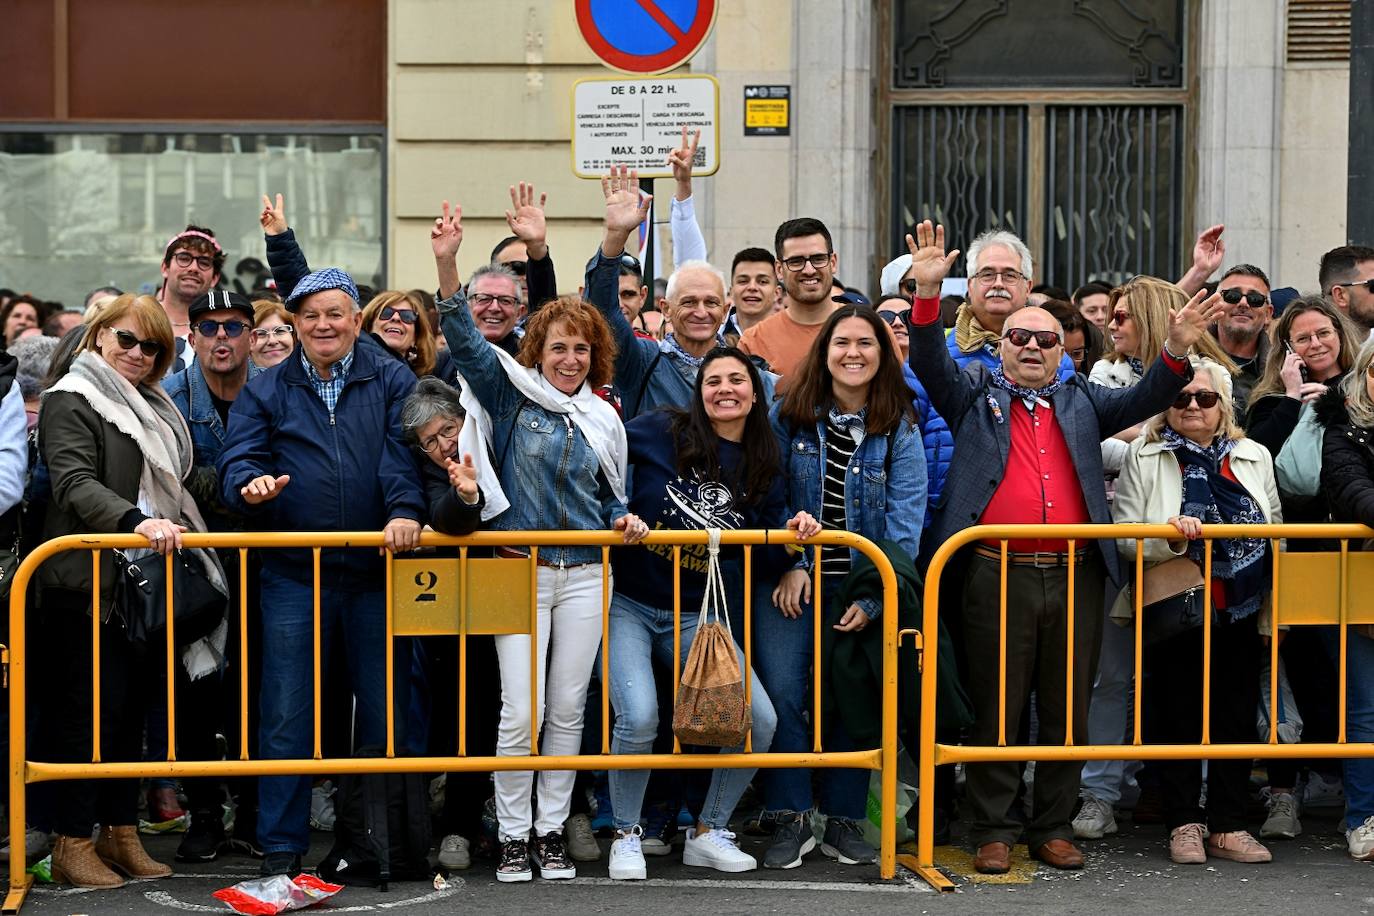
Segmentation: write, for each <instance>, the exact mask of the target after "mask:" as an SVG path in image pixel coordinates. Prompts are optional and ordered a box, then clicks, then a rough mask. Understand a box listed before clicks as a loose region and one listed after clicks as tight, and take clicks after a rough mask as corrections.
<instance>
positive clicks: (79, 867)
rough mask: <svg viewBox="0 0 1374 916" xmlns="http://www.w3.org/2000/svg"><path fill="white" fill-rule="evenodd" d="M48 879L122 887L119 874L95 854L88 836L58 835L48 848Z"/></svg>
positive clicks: (84, 885) (78, 885)
mask: <svg viewBox="0 0 1374 916" xmlns="http://www.w3.org/2000/svg"><path fill="white" fill-rule="evenodd" d="M52 879H53V880H54V881H56V882H57V883H58V884H75V885H76V886H77V887H123V886H124V879H122V878H120V877H119V875H116V874H115V873H114V872H112V871H110V869H109V867H108V866H106V865H105V863H104V862H102V861H100V858H99V857H98V856H97V855H96V854H95V844H94V843H92V842H91V838H90V837H85V836H62V835H61V834H59V835H58V837H57V842H56V843H54V844H53V848H52Z"/></svg>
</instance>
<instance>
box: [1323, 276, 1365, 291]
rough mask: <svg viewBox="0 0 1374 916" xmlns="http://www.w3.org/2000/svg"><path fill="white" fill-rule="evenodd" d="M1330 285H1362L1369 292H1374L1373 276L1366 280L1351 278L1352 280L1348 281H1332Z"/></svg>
mask: <svg viewBox="0 0 1374 916" xmlns="http://www.w3.org/2000/svg"><path fill="white" fill-rule="evenodd" d="M1331 285H1332V286H1346V287H1355V286H1363V287H1364V288H1365V289H1367V290H1368V291H1369V292H1370V293H1371V294H1374V277H1370V278H1369V279H1368V280H1352V281H1351V282H1349V283H1332V284H1331Z"/></svg>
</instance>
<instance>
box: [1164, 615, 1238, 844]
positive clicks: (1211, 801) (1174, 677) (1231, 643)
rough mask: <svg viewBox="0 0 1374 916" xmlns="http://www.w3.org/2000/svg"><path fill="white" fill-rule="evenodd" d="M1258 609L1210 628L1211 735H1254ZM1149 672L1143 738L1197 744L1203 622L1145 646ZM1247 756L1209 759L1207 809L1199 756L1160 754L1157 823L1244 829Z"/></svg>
mask: <svg viewBox="0 0 1374 916" xmlns="http://www.w3.org/2000/svg"><path fill="white" fill-rule="evenodd" d="M1258 616H1259V615H1257V614H1251V615H1250V616H1249V617H1246V618H1244V619H1242V620H1237V621H1231V620H1230V619H1229V618H1226V617H1225V615H1224V614H1223V615H1222V620H1220V621H1219V622H1217V623H1215V624H1213V626H1212V672H1211V681H1212V683H1211V740H1212V743H1213V744H1243V743H1246V742H1252V741H1255V740H1257V738H1256V733H1255V710H1256V707H1257V706H1258V704H1259V689H1260V688H1259V672H1260V652H1261V643H1260V638H1259V633H1258V631H1257V629H1256V625H1257V623H1258ZM1144 663H1145V666H1146V667H1147V668H1149V670H1150V676H1149V678H1148V679H1147V681H1146V686H1145V696H1144V698H1143V702H1144V704H1145V706H1146V707H1147V708H1151V709H1154V710H1155V711H1156V714H1154V715H1151V716H1149V717H1147V718H1146V719H1145V723H1144V724H1145V725H1146V726H1147V727H1148V730H1147V733H1146V734H1145V736H1144V737H1145V740H1146V742H1147V743H1148V744H1196V743H1197V742H1198V741H1200V740H1201V739H1202V628H1201V627H1198V628H1197V629H1194V630H1189V631H1187V632H1186V633H1180V634H1178V635H1177V636H1174V637H1172V638H1170V639H1166V640H1164V641H1163V642H1160V643H1158V644H1156V645H1153V646H1147V647H1145V650H1144ZM1250 764H1251V761H1250V760H1248V759H1247V760H1209V761H1208V763H1207V810H1206V811H1205V812H1204V811H1203V810H1202V808H1200V807H1199V806H1198V798H1199V796H1200V795H1201V793H1202V762H1201V761H1200V760H1161V761H1159V762H1158V763H1157V764H1156V765H1155V767H1156V769H1157V771H1158V773H1159V781H1160V788H1161V791H1162V794H1163V800H1164V823H1165V826H1167V827H1168V828H1169V829H1170V830H1172V829H1173V828H1175V827H1180V826H1182V825H1184V824H1204V825H1205V826H1206V827H1207V828H1208V829H1209V830H1210V831H1211V832H1213V833H1230V832H1231V831H1233V830H1244V829H1245V805H1246V800H1247V798H1248V796H1249V790H1250Z"/></svg>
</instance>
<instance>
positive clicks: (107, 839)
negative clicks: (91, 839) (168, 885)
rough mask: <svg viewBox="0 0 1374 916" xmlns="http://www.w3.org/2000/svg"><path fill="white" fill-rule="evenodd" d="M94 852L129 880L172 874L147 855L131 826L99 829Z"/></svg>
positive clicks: (163, 876) (134, 829)
mask: <svg viewBox="0 0 1374 916" xmlns="http://www.w3.org/2000/svg"><path fill="white" fill-rule="evenodd" d="M95 852H96V855H98V856H100V861H102V862H104V863H105V864H106V865H108V866H110V867H111V868H116V869H118V870H120V871H122V872H124V874H126V875H128V876H129V877H130V878H165V877H167V876H168V875H170V874H171V873H172V869H171V868H169V867H167V866H166V865H163V864H162V863H161V862H157V861H154V860H153V857H152V856H150V855H148V853H147V852H146V851H145V850H144V848H143V841H142V840H140V839H139V838H138V829H137V828H136V827H133V826H132V825H130V826H128V827H104V828H101V831H100V839H99V840H97V841H96V844H95Z"/></svg>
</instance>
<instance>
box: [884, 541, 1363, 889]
mask: <svg viewBox="0 0 1374 916" xmlns="http://www.w3.org/2000/svg"><path fill="white" fill-rule="evenodd" d="M1202 537H1203V539H1204V544H1205V548H1204V568H1203V589H1202V593H1203V610H1202V627H1201V628H1202V639H1203V656H1202V664H1203V669H1202V691H1201V693H1202V696H1201V703H1202V735H1201V741H1200V742H1199V743H1198V744H1195V745H1147V744H1143V743H1142V741H1141V697H1142V693H1143V690H1142V681H1141V674H1142V657H1143V645H1142V638H1141V636H1142V628H1143V623H1144V615H1143V614H1142V613H1141V594H1142V586H1143V583H1144V570H1145V563H1144V556H1143V553H1144V551H1143V542H1144V541H1145V540H1147V539H1155V538H1163V539H1169V540H1177V539H1178V538H1179V533H1178V531H1177V530H1176V529H1175V528H1173V526H1171V525H1116V524H1114V525H990V526H978V527H972V528H966V529H964V530H963V531H960V532H959V533H958V534H956V535H955V536H954V537H952V538H950V539H949V540H948V541H946V542H945V543H944V544H942V545H940V548H939V549H938V550H937V551H936V552H935V555H934V557H933V558H932V560H931V563H930V568H929V571H928V572H927V575H926V581H925V602H924V609H923V611H924V623H923V626H922V629H923V631H924V632H925V634H926V638H925V650H924V652H923V656H924V670H923V671H922V674H921V677H922V680H921V740H920V748H921V753H920V761H919V765H920V785H921V787H922V791H921V792H920V793H919V798H918V805H919V816H920V820H919V826H918V829H917V855H916V856H915V857H912V856H908V855H902V856H899V857H898V861H899V862H901V863H902V864H903V865H904V866H906V867H908V868H910V869H911V870H913V871H915V872H916V873H917V874H919V875H920V876H921V877H922V878H924V879H925V880H926V882H928V883H929V884H930V885H931V886H933V887H935V888H937V889H939V890H953V889H954V885H953V883H952V882H951V881H950V880H949V878H948V877H947V876H946V875H945V874H944V873H943V872H941V871H940V870H939V869H938V868H936V867H935V861H934V856H935V848H934V847H935V842H934V840H935V806H934V798H933V795H934V793H933V792H930V791H925V788H924V787H927V786H933V785H934V780H935V767H937V766H941V765H946V764H956V763H986V762H994V761H997V762H1024V761H1032V760H1036V761H1039V760H1047V761H1087V760H1119V759H1123V758H1124V759H1130V760H1200V759H1205V758H1216V759H1250V758H1269V759H1274V758H1285V759H1290V758H1314V757H1315V758H1320V757H1371V756H1374V744H1371V743H1350V742H1347V741H1346V728H1345V726H1346V708H1345V707H1346V645H1347V641H1348V636H1349V634H1348V628H1349V627H1350V626H1351V625H1353V624H1374V601H1371V600H1370V599H1368V598H1364V599H1363V600H1354V599H1357V598H1359V597H1360V596H1362V595H1370V594H1374V553H1362V552H1359V551H1358V549H1357V550H1355V551H1352V550H1351V549H1350V542H1351V541H1352V540H1353V541H1356V542H1360V541H1363V540H1364V539H1366V538H1374V530H1371V529H1369V528H1366V527H1364V526H1362V525H1333V524H1326V525H1316V524H1303V525H1292V524H1273V525H1271V524H1265V525H1206V526H1204V527H1203V534H1202ZM1233 537H1251V538H1253V537H1262V538H1266V539H1268V540H1269V546H1270V549H1271V551H1272V552H1273V555H1274V566H1273V591H1272V608H1271V621H1272V625H1273V627H1274V628H1275V632H1277V628H1278V627H1293V626H1319V625H1321V626H1337V627H1339V628H1340V633H1339V636H1340V645H1339V654H1340V664H1339V695H1338V697H1337V702H1338V704H1339V711H1338V714H1339V720H1338V722H1339V725H1338V734H1337V740H1336V742H1335V743H1329V742H1328V743H1311V744H1280V743H1279V740H1278V715H1277V711H1276V708H1277V704H1278V698H1279V689H1278V670H1279V665H1278V653H1279V640H1278V639H1270V640H1269V656H1270V657H1269V663H1270V664H1269V736H1268V741H1267V742H1259V741H1256V742H1252V743H1247V744H1213V743H1212V741H1211V736H1210V721H1209V720H1210V715H1209V712H1210V706H1211V698H1210V695H1209V693H1210V692H1209V689H1208V688H1209V684H1210V681H1211V678H1210V666H1211V644H1212V594H1211V590H1212V549H1213V548H1212V542H1213V541H1214V540H1218V539H1223V538H1233ZM1020 539H1031V540H1039V541H1044V540H1066V541H1067V554H1066V555H1067V557H1068V565H1067V570H1068V598H1067V602H1066V605H1067V606H1068V607H1070V608H1071V607H1073V602H1074V578H1075V565H1076V564H1075V560H1074V557H1075V549H1076V548H1077V547H1080V546H1083V545H1084V543H1085V542H1091V541H1095V540H1103V539H1113V540H1125V541H1134V542H1135V545H1136V550H1135V561H1134V565H1133V567H1132V565H1131V564H1130V563H1128V562H1124V561H1123V564H1122V566H1123V570H1124V571H1125V572H1126V574H1127V579H1128V583H1133V585H1134V591H1133V597H1134V603H1135V606H1134V628H1135V660H1134V671H1135V681H1134V687H1135V690H1134V694H1135V697H1134V709H1133V710H1132V712H1133V718H1134V731H1133V734H1132V736H1131V741H1130V743H1129V744H1107V745H1088V744H1080V743H1076V742H1075V741H1074V730H1073V727H1072V723H1073V678H1074V664H1075V659H1074V653H1073V645H1074V621H1073V618H1074V615H1073V614H1072V613H1069V614H1068V622H1067V637H1066V640H1065V642H1066V645H1065V667H1066V669H1067V685H1066V686H1067V694H1068V695H1067V697H1066V701H1065V703H1066V709H1065V714H1066V723H1067V725H1066V729H1065V742H1064V744H1063V745H1062V746H1061V745H1031V746H1016V745H1008V744H1007V740H1006V715H1005V710H1006V656H1007V629H1006V621H1007V607H1008V595H1007V566H1008V543H1009V542H1011V541H1013V540H1020ZM1283 539H1309V540H1310V539H1322V540H1334V541H1338V542H1339V550H1338V551H1322V552H1310V553H1308V552H1293V553H1289V552H1285V551H1283V550H1282V546H1283V545H1282V540H1283ZM975 542H983V543H986V544H989V545H991V544H998V545H1000V553H1001V561H1000V574H1001V587H1000V602H999V603H1000V615H1001V621H1000V634H1001V636H1000V640H999V646H998V653H999V664H998V671H997V678H998V695H999V698H1000V705H1001V710H1002V711H1003V715H1002V717H1001V721H1000V722H999V723H998V742H997V744H996V745H995V746H972V745H967V744H965V745H954V744H942V743H939V742H938V741H937V740H936V736H935V697H936V678H937V676H938V670H937V669H938V656H939V653H938V645H937V640H938V635H939V626H938V622H939V618H940V613H941V608H940V587H941V580H942V576H943V575H944V573H945V571H946V567H947V566H948V565H949V563H950V561H951V560H952V559H953V558H954V556H955V554H956V553H957V552H958V551H959V550H960V549H961V548H964V547H968V546H969V545H971V544H974V543H975ZM994 549H997V548H994ZM1132 568H1133V573H1132V572H1131V570H1132ZM1359 586H1363V588H1361V587H1359ZM1092 661H1095V660H1084V659H1078V660H1077V662H1078V664H1079V665H1083V664H1091V663H1092Z"/></svg>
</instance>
